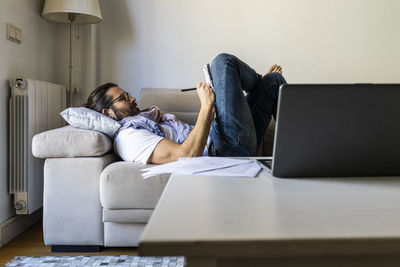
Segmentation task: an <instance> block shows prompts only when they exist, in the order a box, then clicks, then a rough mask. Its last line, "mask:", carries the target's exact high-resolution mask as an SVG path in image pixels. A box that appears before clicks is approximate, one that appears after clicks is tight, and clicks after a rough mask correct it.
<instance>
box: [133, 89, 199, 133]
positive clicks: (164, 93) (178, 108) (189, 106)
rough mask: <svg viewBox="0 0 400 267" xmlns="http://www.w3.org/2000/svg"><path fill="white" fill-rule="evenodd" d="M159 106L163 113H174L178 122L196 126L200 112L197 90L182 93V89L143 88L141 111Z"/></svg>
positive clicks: (140, 99)
mask: <svg viewBox="0 0 400 267" xmlns="http://www.w3.org/2000/svg"><path fill="white" fill-rule="evenodd" d="M153 105H155V106H157V107H159V108H160V109H161V111H162V112H163V113H173V114H175V115H176V117H177V119H178V120H181V121H184V122H186V123H189V124H191V125H194V124H195V123H196V120H197V114H198V112H199V110H200V99H199V97H198V95H197V92H196V90H193V91H186V92H181V90H180V89H168V88H142V90H141V91H140V96H139V99H138V107H139V108H140V109H143V108H147V107H149V106H153Z"/></svg>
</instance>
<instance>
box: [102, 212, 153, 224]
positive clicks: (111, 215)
mask: <svg viewBox="0 0 400 267" xmlns="http://www.w3.org/2000/svg"><path fill="white" fill-rule="evenodd" d="M152 213H153V210H152V209H148V210H144V209H120V210H109V209H103V222H126V223H130V222H133V223H147V222H148V221H149V219H150V216H151V214H152Z"/></svg>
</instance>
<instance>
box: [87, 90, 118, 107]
mask: <svg viewBox="0 0 400 267" xmlns="http://www.w3.org/2000/svg"><path fill="white" fill-rule="evenodd" d="M115 86H118V85H117V84H115V83H105V84H103V85H100V86H99V87H97V88H96V89H94V90H93V92H91V93H90V95H89V97H88V99H87V102H86V103H85V104H83V105H84V106H85V107H87V108H90V109H93V110H95V111H97V112H100V113H101V111H102V110H103V109H104V108H107V107H108V106H109V105H110V104H111V102H112V97H111V96H109V95H107V91H108V89H110V88H111V87H115Z"/></svg>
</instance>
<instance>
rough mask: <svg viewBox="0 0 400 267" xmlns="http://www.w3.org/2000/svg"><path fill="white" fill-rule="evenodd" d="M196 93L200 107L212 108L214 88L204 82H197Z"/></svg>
mask: <svg viewBox="0 0 400 267" xmlns="http://www.w3.org/2000/svg"><path fill="white" fill-rule="evenodd" d="M197 94H198V96H199V98H200V103H201V107H203V108H214V103H215V94H214V90H213V89H212V88H211V87H210V86H209V85H208V84H206V83H204V82H198V83H197Z"/></svg>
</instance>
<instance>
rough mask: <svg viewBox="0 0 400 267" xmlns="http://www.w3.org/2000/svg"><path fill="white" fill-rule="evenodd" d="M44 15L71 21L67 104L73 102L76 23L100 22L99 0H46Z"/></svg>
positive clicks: (49, 18) (60, 20) (55, 19)
mask: <svg viewBox="0 0 400 267" xmlns="http://www.w3.org/2000/svg"><path fill="white" fill-rule="evenodd" d="M42 16H43V17H44V18H45V19H48V20H51V21H55V22H60V23H69V25H70V27H69V29H70V30H69V71H68V87H67V106H68V107H70V106H71V105H72V102H73V94H74V90H73V88H72V86H73V68H74V65H73V52H74V45H73V43H74V42H73V40H74V26H75V24H94V23H98V22H100V21H101V20H102V19H103V18H102V17H101V12H100V6H99V1H98V0H46V2H45V4H44V7H43V12H42Z"/></svg>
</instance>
